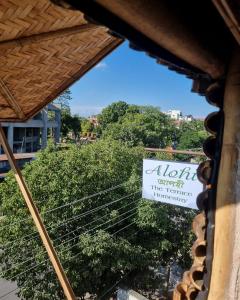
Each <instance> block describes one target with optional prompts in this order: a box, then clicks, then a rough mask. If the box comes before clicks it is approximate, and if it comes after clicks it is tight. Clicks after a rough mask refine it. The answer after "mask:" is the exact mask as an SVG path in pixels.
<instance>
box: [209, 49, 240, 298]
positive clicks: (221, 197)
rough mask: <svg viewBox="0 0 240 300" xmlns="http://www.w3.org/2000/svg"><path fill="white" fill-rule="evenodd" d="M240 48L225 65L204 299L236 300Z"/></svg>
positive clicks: (239, 278) (239, 286) (239, 279)
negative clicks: (210, 257)
mask: <svg viewBox="0 0 240 300" xmlns="http://www.w3.org/2000/svg"><path fill="white" fill-rule="evenodd" d="M239 254H240V48H239V47H238V48H237V49H236V51H235V52H234V55H233V57H232V60H231V62H230V65H229V71H228V75H227V80H226V89H225V95H224V135H223V145H222V152H221V162H220V168H219V175H218V184H217V198H216V213H215V234H214V253H213V262H212V274H211V282H210V289H209V295H208V300H237V299H240V273H239V270H240V255H239Z"/></svg>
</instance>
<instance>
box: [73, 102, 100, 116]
mask: <svg viewBox="0 0 240 300" xmlns="http://www.w3.org/2000/svg"><path fill="white" fill-rule="evenodd" d="M103 108H104V107H103V106H85V105H81V104H76V105H71V112H72V114H78V115H80V116H82V117H89V116H92V115H97V114H99V113H100V112H101V111H102V109H103Z"/></svg>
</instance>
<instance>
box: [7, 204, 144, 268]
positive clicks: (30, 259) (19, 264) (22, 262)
mask: <svg viewBox="0 0 240 300" xmlns="http://www.w3.org/2000/svg"><path fill="white" fill-rule="evenodd" d="M138 200H139V199H137V200H136V201H133V202H130V203H127V204H125V205H124V206H122V207H120V208H118V209H117V210H118V211H119V210H121V209H123V208H125V207H127V206H129V205H131V204H134V203H136V202H137V201H138ZM108 214H109V213H107V214H105V215H103V216H102V217H100V218H97V219H95V220H93V221H91V222H89V223H87V224H85V225H84V226H78V227H77V228H75V229H74V230H72V231H70V232H68V233H66V234H64V235H62V236H60V237H58V238H56V239H54V240H52V242H55V241H57V240H59V239H62V238H63V237H65V236H68V235H70V234H71V233H73V232H75V231H77V230H80V229H82V228H84V227H86V226H88V225H90V224H92V223H95V222H97V221H99V220H101V219H103V218H104V217H106V216H107V215H108ZM103 224H106V222H104V223H102V224H100V225H103ZM75 238H76V237H75ZM59 245H61V244H59ZM59 245H58V246H59ZM44 252H45V249H43V250H42V251H40V254H42V253H44ZM38 254H39V253H38ZM34 259H35V257H34V256H33V257H30V258H28V259H27V260H24V261H21V262H19V263H18V264H15V265H14V266H13V267H11V268H8V269H6V270H4V272H8V271H11V270H12V269H14V268H16V267H19V266H21V265H23V264H25V263H27V262H30V261H32V260H34Z"/></svg>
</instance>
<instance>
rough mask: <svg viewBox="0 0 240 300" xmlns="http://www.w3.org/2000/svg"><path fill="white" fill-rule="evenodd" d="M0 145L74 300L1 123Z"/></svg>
mask: <svg viewBox="0 0 240 300" xmlns="http://www.w3.org/2000/svg"><path fill="white" fill-rule="evenodd" d="M0 145H2V147H3V150H4V152H5V154H6V155H7V157H8V161H9V164H10V166H11V168H12V170H13V172H14V175H15V178H16V181H17V184H18V186H19V189H20V191H21V193H22V195H23V198H24V200H25V202H26V204H27V207H28V209H29V211H30V213H31V216H32V218H33V221H34V223H35V225H36V227H37V230H38V232H39V235H40V237H41V239H42V242H43V245H44V247H45V249H46V251H47V253H48V256H49V258H50V261H51V263H52V265H53V268H54V270H55V272H56V274H57V277H58V280H59V282H60V284H61V286H62V288H63V291H64V293H65V296H66V298H67V299H68V300H76V297H75V295H74V292H73V290H72V287H71V285H70V283H69V281H68V278H67V276H66V274H65V272H64V270H63V267H62V265H61V263H60V261H59V258H58V256H57V253H56V251H55V249H54V247H53V244H52V242H51V240H50V237H49V235H48V233H47V230H46V228H45V226H44V224H43V222H42V219H41V216H40V214H39V212H38V209H37V207H36V205H35V203H34V201H33V199H32V196H31V193H30V191H29V189H28V187H27V185H26V183H25V181H24V179H23V176H22V173H21V171H20V169H19V168H18V166H17V163H16V160H15V158H14V155H13V153H12V150H11V148H10V147H9V144H8V141H7V139H6V136H5V133H4V131H3V128H2V127H1V124H0Z"/></svg>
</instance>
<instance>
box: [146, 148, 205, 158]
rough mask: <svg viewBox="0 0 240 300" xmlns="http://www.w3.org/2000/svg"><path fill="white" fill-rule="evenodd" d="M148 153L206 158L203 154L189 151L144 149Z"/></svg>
mask: <svg viewBox="0 0 240 300" xmlns="http://www.w3.org/2000/svg"><path fill="white" fill-rule="evenodd" d="M144 150H145V151H147V152H163V153H171V154H187V155H191V156H206V154H205V153H203V152H196V151H189V150H174V149H161V148H144Z"/></svg>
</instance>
